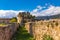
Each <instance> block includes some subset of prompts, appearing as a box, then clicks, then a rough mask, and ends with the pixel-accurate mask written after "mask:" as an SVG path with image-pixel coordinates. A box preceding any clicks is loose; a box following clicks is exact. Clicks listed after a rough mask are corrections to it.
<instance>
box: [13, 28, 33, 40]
mask: <svg viewBox="0 0 60 40" xmlns="http://www.w3.org/2000/svg"><path fill="white" fill-rule="evenodd" d="M12 40H33V36H31V35H30V34H29V33H28V32H27V30H26V29H25V28H24V27H19V29H18V30H17V32H16V33H15V34H14V36H13V39H12Z"/></svg>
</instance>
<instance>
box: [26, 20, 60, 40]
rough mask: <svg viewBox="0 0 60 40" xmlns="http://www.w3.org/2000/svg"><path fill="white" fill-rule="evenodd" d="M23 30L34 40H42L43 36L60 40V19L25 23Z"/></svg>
mask: <svg viewBox="0 0 60 40" xmlns="http://www.w3.org/2000/svg"><path fill="white" fill-rule="evenodd" d="M25 28H26V30H28V32H29V33H30V34H31V35H33V36H34V38H35V40H43V35H44V34H47V35H50V36H51V37H52V38H53V39H54V40H60V19H50V20H44V21H36V22H27V23H25Z"/></svg>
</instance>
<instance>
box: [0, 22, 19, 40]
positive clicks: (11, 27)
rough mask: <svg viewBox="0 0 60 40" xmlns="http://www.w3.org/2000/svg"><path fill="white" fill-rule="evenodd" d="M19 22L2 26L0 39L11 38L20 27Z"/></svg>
mask: <svg viewBox="0 0 60 40" xmlns="http://www.w3.org/2000/svg"><path fill="white" fill-rule="evenodd" d="M18 26H19V25H18V24H17V23H10V24H7V26H0V40H11V38H12V35H13V34H14V33H15V31H16V30H17V28H18Z"/></svg>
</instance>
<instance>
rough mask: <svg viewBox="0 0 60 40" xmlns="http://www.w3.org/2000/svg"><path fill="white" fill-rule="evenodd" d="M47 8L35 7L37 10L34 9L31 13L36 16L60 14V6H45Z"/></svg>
mask: <svg viewBox="0 0 60 40" xmlns="http://www.w3.org/2000/svg"><path fill="white" fill-rule="evenodd" d="M45 8H46V9H44V8H42V9H44V10H42V9H39V8H36V9H34V10H36V11H34V10H33V11H31V14H32V15H35V16H50V15H56V14H60V6H53V5H50V6H49V7H45ZM40 10H41V11H40Z"/></svg>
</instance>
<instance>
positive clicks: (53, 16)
mask: <svg viewBox="0 0 60 40" xmlns="http://www.w3.org/2000/svg"><path fill="white" fill-rule="evenodd" d="M59 18H60V14H56V15H50V16H37V17H36V18H35V19H37V20H48V19H59Z"/></svg>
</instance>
